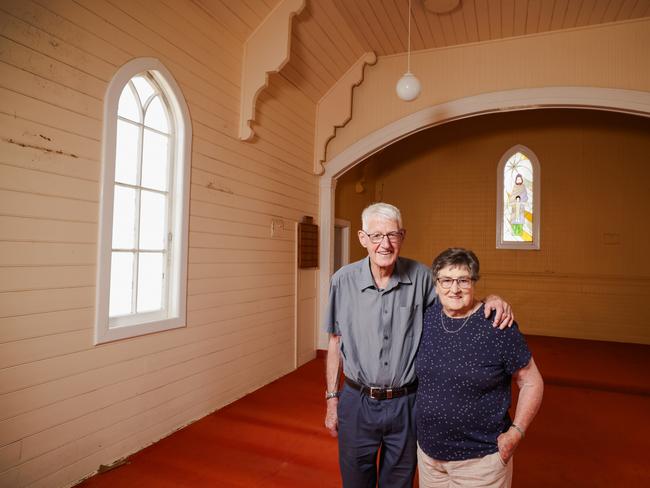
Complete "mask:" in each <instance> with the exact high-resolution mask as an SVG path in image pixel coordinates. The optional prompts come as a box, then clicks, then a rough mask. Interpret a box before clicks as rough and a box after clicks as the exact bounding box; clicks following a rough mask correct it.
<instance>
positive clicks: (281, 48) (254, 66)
mask: <svg viewBox="0 0 650 488" xmlns="http://www.w3.org/2000/svg"><path fill="white" fill-rule="evenodd" d="M304 7H305V0H282V1H281V2H280V3H278V5H277V6H276V7H275V8H274V9H273V10H272V11H271V13H269V15H268V16H267V17H266V18H265V19H264V20H263V21H262V23H261V24H260V25H259V26H258V27H257V29H255V31H254V32H253V33H252V34H251V35H250V37H249V38H248V39H247V40H246V44H245V45H244V59H243V60H242V77H241V95H240V111H239V138H240V139H241V140H244V141H249V140H251V139H252V138H253V136H254V135H255V133H254V132H253V129H252V128H251V123H252V122H253V121H254V120H255V104H256V102H257V97H258V96H259V94H260V93H261V92H262V90H263V89H264V88H266V87H267V86H268V84H269V73H277V72H278V71H280V70H281V69H282V67H283V66H284V65H285V64H287V62H289V54H290V52H291V20H292V18H293V17H294V15H297V14H299V13H300V12H301V11H302V9H303V8H304Z"/></svg>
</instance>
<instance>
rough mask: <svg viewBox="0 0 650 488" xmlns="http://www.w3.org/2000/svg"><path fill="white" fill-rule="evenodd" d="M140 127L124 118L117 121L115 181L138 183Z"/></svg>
mask: <svg viewBox="0 0 650 488" xmlns="http://www.w3.org/2000/svg"><path fill="white" fill-rule="evenodd" d="M139 137H140V129H139V128H138V126H137V125H133V124H130V123H128V122H125V121H123V120H118V121H117V141H116V143H115V181H119V182H120V183H128V184H130V185H135V184H137V181H136V179H137V175H138V154H139V152H138V148H139V145H138V139H139Z"/></svg>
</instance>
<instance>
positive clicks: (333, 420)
mask: <svg viewBox="0 0 650 488" xmlns="http://www.w3.org/2000/svg"><path fill="white" fill-rule="evenodd" d="M338 405H339V399H338V398H330V399H329V400H327V413H326V414H325V427H327V430H329V432H330V435H331V436H332V437H336V436H338V435H339V434H338V430H339V417H338V413H337V410H336V409H337V407H338Z"/></svg>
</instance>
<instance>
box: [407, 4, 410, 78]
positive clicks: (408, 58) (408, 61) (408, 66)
mask: <svg viewBox="0 0 650 488" xmlns="http://www.w3.org/2000/svg"><path fill="white" fill-rule="evenodd" d="M407 49H408V52H407V55H406V72H407V73H410V72H411V0H409V39H408V48H407Z"/></svg>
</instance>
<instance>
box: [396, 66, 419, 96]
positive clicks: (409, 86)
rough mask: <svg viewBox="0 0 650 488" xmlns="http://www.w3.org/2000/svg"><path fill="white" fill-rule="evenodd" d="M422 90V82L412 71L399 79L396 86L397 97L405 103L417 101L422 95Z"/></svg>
mask: <svg viewBox="0 0 650 488" xmlns="http://www.w3.org/2000/svg"><path fill="white" fill-rule="evenodd" d="M421 89H422V85H420V80H418V79H417V77H416V76H415V75H414V74H413V73H411V72H410V71H407V72H406V73H404V76H402V77H401V78H400V79H399V81H398V82H397V85H396V86H395V91H396V92H397V96H398V97H400V98H401V99H402V100H404V101H405V102H410V101H411V100H415V99H416V98H417V97H418V95H420V90H421Z"/></svg>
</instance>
